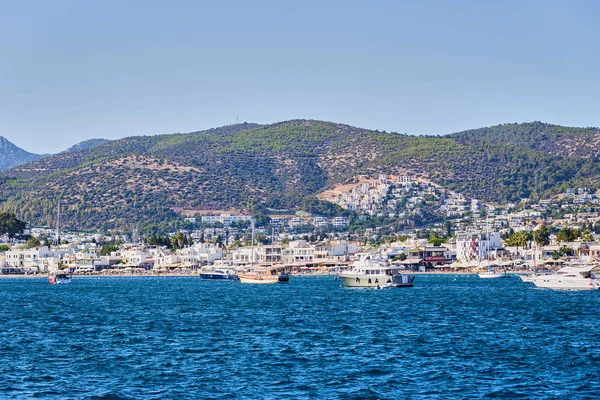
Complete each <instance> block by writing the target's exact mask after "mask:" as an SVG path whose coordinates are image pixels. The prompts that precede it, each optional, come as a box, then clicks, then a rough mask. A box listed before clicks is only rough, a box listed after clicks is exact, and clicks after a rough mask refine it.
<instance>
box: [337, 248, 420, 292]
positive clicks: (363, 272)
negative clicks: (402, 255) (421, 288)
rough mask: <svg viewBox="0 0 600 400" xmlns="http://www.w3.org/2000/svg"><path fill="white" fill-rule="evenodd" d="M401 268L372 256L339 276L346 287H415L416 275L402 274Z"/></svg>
mask: <svg viewBox="0 0 600 400" xmlns="http://www.w3.org/2000/svg"><path fill="white" fill-rule="evenodd" d="M401 271H404V269H403V268H401V267H395V266H389V265H387V263H386V262H384V261H382V260H375V259H373V256H372V255H371V254H368V255H363V256H362V257H361V258H359V259H358V260H356V261H355V262H354V263H353V264H352V265H351V269H350V270H349V271H343V272H340V273H339V274H338V276H339V278H340V279H341V280H342V283H343V284H344V286H346V287H357V288H375V289H382V288H388V287H389V288H391V287H413V281H414V279H415V276H414V275H407V274H402V273H401Z"/></svg>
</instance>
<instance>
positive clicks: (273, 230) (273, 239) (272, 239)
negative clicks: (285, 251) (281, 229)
mask: <svg viewBox="0 0 600 400" xmlns="http://www.w3.org/2000/svg"><path fill="white" fill-rule="evenodd" d="M274 243H275V227H272V228H271V266H273V257H274V255H275V254H274V253H273V251H274V250H273V247H274V246H273V245H274Z"/></svg>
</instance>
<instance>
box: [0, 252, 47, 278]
mask: <svg viewBox="0 0 600 400" xmlns="http://www.w3.org/2000/svg"><path fill="white" fill-rule="evenodd" d="M51 256H52V252H51V251H50V249H48V247H47V246H43V247H32V248H30V249H15V250H8V251H7V252H6V253H5V257H6V261H5V263H6V266H7V267H11V268H21V269H27V270H32V271H35V272H39V271H40V269H39V266H40V264H41V261H40V259H42V258H46V257H51Z"/></svg>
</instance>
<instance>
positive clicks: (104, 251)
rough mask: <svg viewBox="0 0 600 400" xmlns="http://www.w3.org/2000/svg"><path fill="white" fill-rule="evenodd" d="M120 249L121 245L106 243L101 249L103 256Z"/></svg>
mask: <svg viewBox="0 0 600 400" xmlns="http://www.w3.org/2000/svg"><path fill="white" fill-rule="evenodd" d="M117 250H119V246H118V245H117V244H114V243H113V244H105V245H104V246H102V248H101V249H100V255H101V256H109V255H110V253H112V252H113V251H117Z"/></svg>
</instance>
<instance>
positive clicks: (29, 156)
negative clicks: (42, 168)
mask: <svg viewBox="0 0 600 400" xmlns="http://www.w3.org/2000/svg"><path fill="white" fill-rule="evenodd" d="M42 157H44V156H43V155H40V154H34V153H29V152H28V151H25V150H23V149H22V148H20V147H18V146H16V145H14V144H13V143H11V142H10V141H9V140H8V139H6V138H5V137H3V136H0V170H3V169H8V168H12V167H16V166H17V165H22V164H25V163H28V162H30V161H35V160H39V159H40V158H42Z"/></svg>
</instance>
